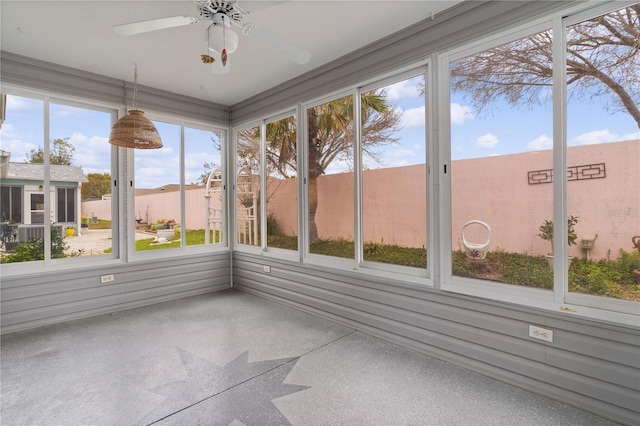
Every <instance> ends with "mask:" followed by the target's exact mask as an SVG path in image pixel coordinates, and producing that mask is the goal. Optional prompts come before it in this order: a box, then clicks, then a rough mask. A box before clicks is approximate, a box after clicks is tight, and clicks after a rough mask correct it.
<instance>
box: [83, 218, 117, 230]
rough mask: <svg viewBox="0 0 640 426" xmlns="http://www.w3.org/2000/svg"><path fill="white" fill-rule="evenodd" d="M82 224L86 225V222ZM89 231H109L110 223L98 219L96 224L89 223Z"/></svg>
mask: <svg viewBox="0 0 640 426" xmlns="http://www.w3.org/2000/svg"><path fill="white" fill-rule="evenodd" d="M83 222H84V223H87V221H86V220H83ZM88 226H89V229H111V221H110V220H103V219H98V223H89V224H88Z"/></svg>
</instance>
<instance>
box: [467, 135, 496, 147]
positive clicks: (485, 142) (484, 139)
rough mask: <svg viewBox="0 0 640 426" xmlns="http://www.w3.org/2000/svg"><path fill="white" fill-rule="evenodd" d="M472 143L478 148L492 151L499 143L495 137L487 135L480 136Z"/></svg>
mask: <svg viewBox="0 0 640 426" xmlns="http://www.w3.org/2000/svg"><path fill="white" fill-rule="evenodd" d="M473 143H474V145H476V146H477V147H479V148H484V149H493V148H495V147H496V146H497V145H498V143H499V141H498V138H497V137H496V135H494V134H492V133H487V134H486V135H482V136H480V137H479V138H478V139H476V140H475V141H474V142H473Z"/></svg>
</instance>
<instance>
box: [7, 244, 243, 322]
mask: <svg viewBox="0 0 640 426" xmlns="http://www.w3.org/2000/svg"><path fill="white" fill-rule="evenodd" d="M230 262H231V255H230V253H229V252H228V251H224V252H218V253H211V254H206V255H193V256H189V257H184V256H181V257H176V258H171V259H163V260H154V261H149V262H139V263H132V264H129V265H119V266H105V267H96V268H91V269H76V270H73V271H65V272H52V273H47V274H46V275H44V274H42V275H41V274H39V275H32V276H21V277H7V278H5V277H3V279H2V281H1V284H0V285H1V291H2V301H1V302H0V312H1V315H0V318H1V324H2V333H3V334H4V333H9V332H14V331H21V330H26V329H29V328H34V327H39V326H42V325H47V324H53V323H57V322H62V321H68V320H72V319H78V318H85V317H90V316H93V315H99V314H103V313H108V312H114V311H117V310H122V309H128V308H132V307H137V306H144V305H149V304H152V303H159V302H163V301H167V300H172V299H178V298H181V297H186V296H193V295H196V294H202V293H208V292H212V291H217V290H223V289H227V288H229V287H230V282H231V280H230V273H229V271H230ZM105 274H114V276H115V280H114V281H113V282H111V283H107V284H102V283H100V276H101V275H105Z"/></svg>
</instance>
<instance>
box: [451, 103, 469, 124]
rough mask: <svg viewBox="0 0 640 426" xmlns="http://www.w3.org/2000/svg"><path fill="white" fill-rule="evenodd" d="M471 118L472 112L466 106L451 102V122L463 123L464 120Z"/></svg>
mask: <svg viewBox="0 0 640 426" xmlns="http://www.w3.org/2000/svg"><path fill="white" fill-rule="evenodd" d="M473 118H474V115H473V112H471V108H469V107H468V106H462V105H460V104H458V103H455V102H454V103H452V104H451V124H454V125H459V124H464V122H465V121H467V120H473Z"/></svg>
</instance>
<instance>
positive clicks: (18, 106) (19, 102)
mask: <svg viewBox="0 0 640 426" xmlns="http://www.w3.org/2000/svg"><path fill="white" fill-rule="evenodd" d="M42 106H43V102H42V101H39V100H36V99H29V98H21V97H19V96H11V95H8V96H7V111H12V112H15V111H38V112H40V114H42Z"/></svg>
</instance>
